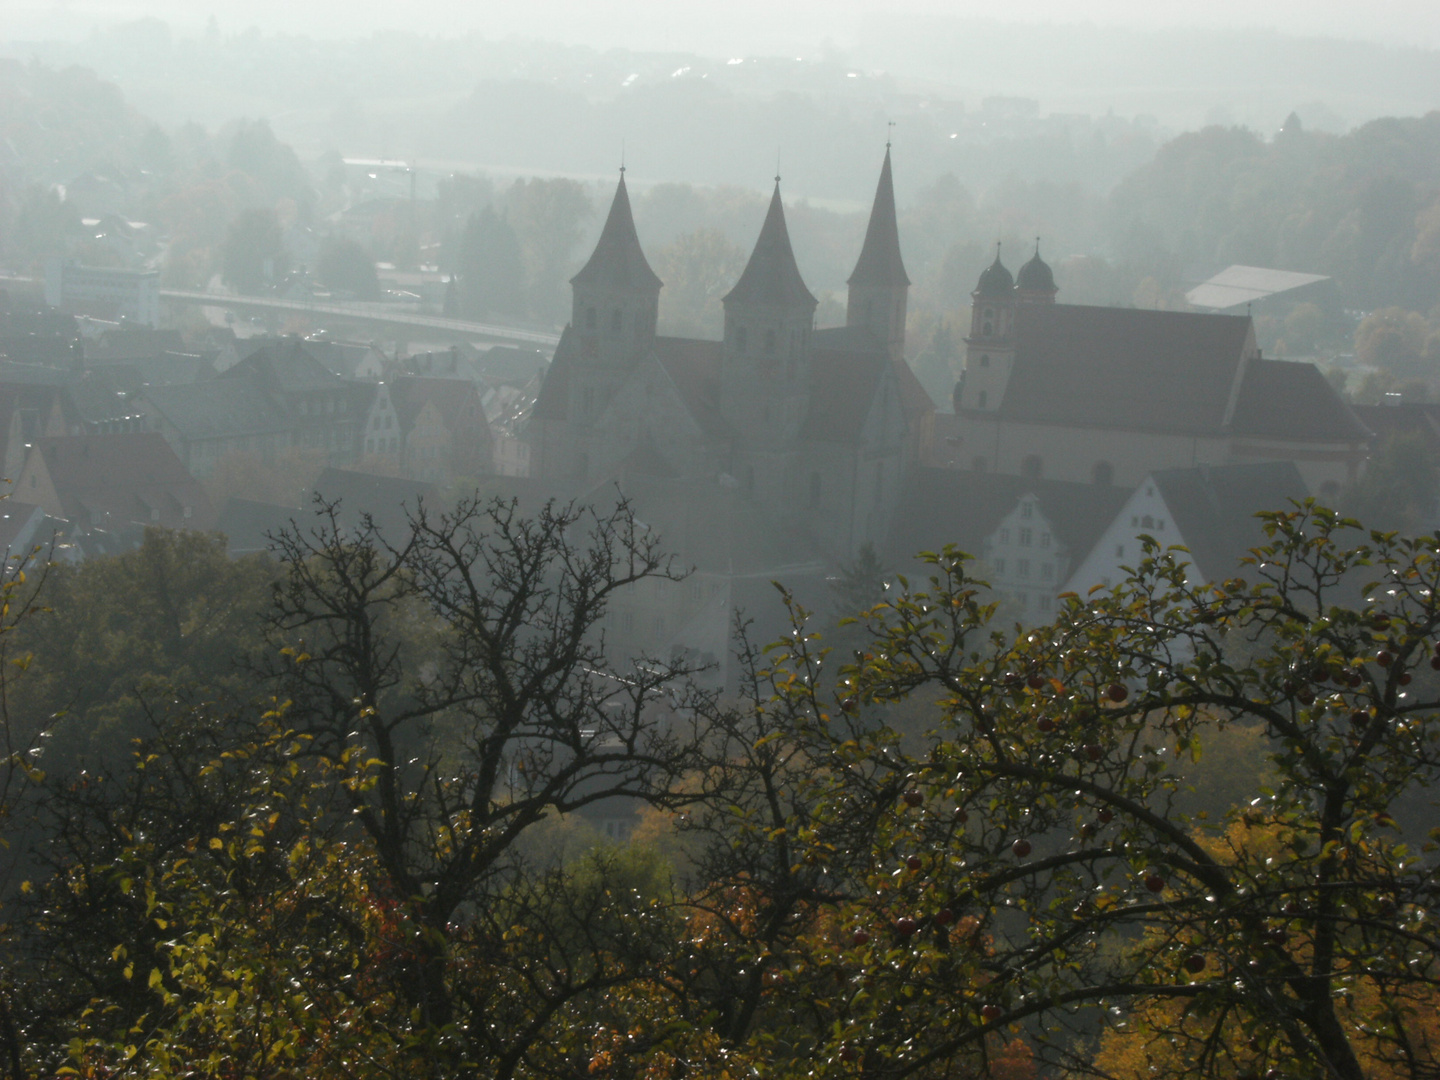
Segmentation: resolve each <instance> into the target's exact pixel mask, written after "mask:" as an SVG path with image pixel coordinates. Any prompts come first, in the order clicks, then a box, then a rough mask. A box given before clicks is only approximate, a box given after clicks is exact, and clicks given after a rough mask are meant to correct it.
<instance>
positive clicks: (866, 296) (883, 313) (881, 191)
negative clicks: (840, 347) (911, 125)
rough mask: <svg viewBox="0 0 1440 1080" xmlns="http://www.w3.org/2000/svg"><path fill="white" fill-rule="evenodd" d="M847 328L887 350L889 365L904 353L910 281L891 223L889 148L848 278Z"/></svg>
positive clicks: (892, 187) (892, 188)
mask: <svg viewBox="0 0 1440 1080" xmlns="http://www.w3.org/2000/svg"><path fill="white" fill-rule="evenodd" d="M849 286H850V295H849V302H848V303H847V304H846V308H845V325H846V326H854V327H868V328H869V329H870V330H871V331H872V332H873V333H874V334H875V336H876V338H877V339H879V341H880V343H881V344H882V345H884V346H885V350H886V352H887V353H889V355H890V359H891V360H898V359H900V358H901V357H902V356H903V355H904V354H905V311H906V307H907V303H908V295H909V294H908V290H909V288H910V278H909V277H908V276H907V275H906V273H905V260H904V259H903V258H902V257H901V255H900V230H899V227H898V225H897V224H896V221H895V184H894V181H893V180H892V179H891V175H890V144H889V143H886V144H885V161H884V164H882V165H881V166H880V183H879V184H878V185H876V188H875V202H874V204H873V205H872V206H871V207H870V224H869V226H867V227H866V229H865V243H864V244H863V245H862V246H861V248H860V258H859V259H858V260H857V261H856V263H855V270H854V272H853V273H851V275H850V281H849Z"/></svg>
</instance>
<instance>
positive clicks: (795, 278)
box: [721, 179, 819, 309]
mask: <svg viewBox="0 0 1440 1080" xmlns="http://www.w3.org/2000/svg"><path fill="white" fill-rule="evenodd" d="M721 302H722V303H723V304H725V305H726V307H727V308H728V307H729V305H730V304H755V305H759V306H764V307H799V306H802V305H807V304H808V305H809V306H810V308H812V309H813V308H814V307H815V306H816V305H817V304H818V303H819V301H818V300H816V299H815V297H814V296H813V295H811V292H810V290H809V289H808V288H806V287H805V279H804V278H802V277H801V276H800V268H799V267H798V266H796V265H795V252H794V250H793V249H792V248H791V247H790V230H789V229H788V228H786V226H785V205H784V203H782V202H781V201H780V181H779V180H778V179H777V180H776V181H775V194H774V195H772V196H771V197H770V209H769V210H768V211H766V213H765V223H764V224H763V225H761V226H760V235H759V237H758V238H757V239H756V240H755V248H754V250H753V251H751V252H750V261H749V262H747V263H746V264H745V269H744V270H743V271H742V272H741V274H740V280H739V281H737V282H735V287H734V288H733V289H731V290H730V291H729V292H728V293H726V294H725V296H724V298H723V299H722V301H721Z"/></svg>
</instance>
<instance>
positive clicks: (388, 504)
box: [302, 468, 439, 543]
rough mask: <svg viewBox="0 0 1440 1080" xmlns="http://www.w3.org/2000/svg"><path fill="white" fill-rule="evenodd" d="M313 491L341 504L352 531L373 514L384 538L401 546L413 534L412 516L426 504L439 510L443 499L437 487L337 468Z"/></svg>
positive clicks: (323, 475)
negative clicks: (418, 507) (411, 527)
mask: <svg viewBox="0 0 1440 1080" xmlns="http://www.w3.org/2000/svg"><path fill="white" fill-rule="evenodd" d="M310 490H311V494H312V495H314V496H315V497H318V498H321V499H324V500H326V501H327V502H339V503H340V518H341V521H342V522H345V523H347V524H348V525H349V526H350V527H351V528H354V527H356V526H357V525H358V523H359V520H360V517H361V516H362V515H364V514H369V515H370V516H371V517H372V518H373V519H374V521H375V524H376V526H377V527H378V528H379V529H380V534H381V535H382V536H383V537H384V538H385V539H387V540H389V541H390V542H391V543H399V542H401V541H402V540H403V539H404V538H405V536H406V535H407V534H408V533H409V519H408V516H407V514H408V513H409V512H413V511H414V510H415V508H416V506H417V505H418V504H419V503H420V502H421V501H422V500H423V501H424V502H425V503H426V504H428V505H430V506H432V507H433V506H436V504H437V500H438V497H439V489H438V488H436V487H435V485H434V484H429V483H425V482H424V481H421V480H405V479H401V478H398V477H393V476H377V475H375V474H374V473H364V472H355V471H352V470H350V469H333V468H327V469H326V470H325V471H324V472H322V473H321V474H320V475H319V476H318V477H317V478H316V480H315V483H314V484H313V485H312V487H311V489H310ZM306 503H307V505H308V504H309V500H308V499H307V500H306ZM302 520H303V518H302Z"/></svg>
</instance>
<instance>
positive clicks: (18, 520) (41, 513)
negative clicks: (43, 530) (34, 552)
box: [0, 499, 45, 555]
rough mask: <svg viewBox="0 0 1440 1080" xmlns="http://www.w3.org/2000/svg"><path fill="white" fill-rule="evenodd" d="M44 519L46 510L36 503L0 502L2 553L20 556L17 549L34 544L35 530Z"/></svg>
mask: <svg viewBox="0 0 1440 1080" xmlns="http://www.w3.org/2000/svg"><path fill="white" fill-rule="evenodd" d="M44 517H45V510H44V508H43V507H39V506H36V505H35V504H34V503H27V502H21V501H20V500H19V499H5V500H3V501H0V553H5V552H9V553H13V554H16V555H18V554H20V552H19V551H16V550H15V549H16V548H17V547H20V546H23V545H25V544H28V543H31V542H33V537H34V533H35V529H36V527H37V525H38V524H39V522H40V521H42V520H44ZM27 533H28V534H30V536H29V538H27V535H26V534H27Z"/></svg>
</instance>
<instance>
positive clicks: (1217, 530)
mask: <svg viewBox="0 0 1440 1080" xmlns="http://www.w3.org/2000/svg"><path fill="white" fill-rule="evenodd" d="M1309 494H1310V493H1309V491H1308V490H1307V488H1306V485H1305V480H1304V478H1303V477H1302V476H1301V474H1300V470H1299V469H1298V468H1297V467H1296V466H1295V464H1294V463H1293V462H1289V461H1271V462H1259V463H1255V464H1246V465H1199V466H1196V467H1195V468H1193V469H1159V470H1156V471H1155V472H1153V473H1151V474H1150V475H1149V476H1147V477H1146V478H1145V479H1144V481H1142V482H1141V484H1140V486H1139V487H1137V488H1136V489H1135V490H1134V492H1133V493H1132V494H1131V495H1130V497H1129V498H1128V499H1127V500H1126V502H1125V505H1124V506H1122V507H1121V508H1120V511H1119V512H1118V513H1117V514H1116V515H1115V518H1114V520H1113V521H1111V522H1110V523H1109V525H1107V526H1106V528H1105V531H1104V532H1103V533H1102V534H1101V536H1100V537H1099V539H1098V540H1097V541H1096V543H1095V545H1094V546H1093V548H1092V549H1091V550H1090V552H1089V554H1088V555H1086V557H1085V558H1084V559H1083V560H1082V561H1081V562H1080V564H1079V565H1078V566H1077V567H1076V568H1075V570H1074V572H1073V573H1072V574H1071V575H1070V579H1069V581H1067V582H1066V585H1065V588H1066V589H1067V590H1069V591H1072V592H1077V593H1079V594H1081V595H1082V596H1083V595H1084V594H1085V593H1086V592H1088V591H1089V590H1090V589H1091V588H1092V587H1094V586H1096V585H1100V586H1110V585H1114V584H1116V583H1118V582H1120V581H1121V580H1123V579H1124V578H1125V577H1126V576H1127V574H1128V571H1127V570H1126V569H1125V567H1127V566H1128V567H1134V566H1136V565H1137V564H1138V563H1139V561H1140V559H1141V558H1142V557H1143V555H1142V548H1143V542H1142V541H1141V540H1140V537H1141V536H1150V537H1152V538H1153V539H1154V540H1155V541H1156V542H1157V543H1158V544H1159V545H1160V546H1161V547H1162V548H1167V547H1170V546H1172V545H1175V544H1179V545H1181V546H1183V547H1184V548H1186V549H1187V552H1188V554H1184V555H1181V556H1180V558H1181V559H1182V561H1185V562H1188V563H1189V564H1190V569H1189V571H1188V574H1187V577H1188V580H1189V581H1190V583H1191V584H1192V585H1200V584H1204V583H1205V582H1213V581H1223V580H1225V579H1226V578H1230V577H1234V576H1235V575H1236V574H1237V573H1239V561H1240V559H1242V558H1244V557H1245V554H1246V553H1247V552H1248V551H1249V550H1250V549H1251V548H1252V547H1255V546H1257V545H1258V544H1261V543H1263V542H1264V541H1263V536H1262V532H1261V522H1260V520H1259V519H1258V518H1257V517H1256V516H1255V515H1256V514H1258V513H1260V512H1261V511H1267V510H1288V509H1290V508H1291V500H1298V499H1303V498H1305V497H1306V496H1307V495H1309Z"/></svg>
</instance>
